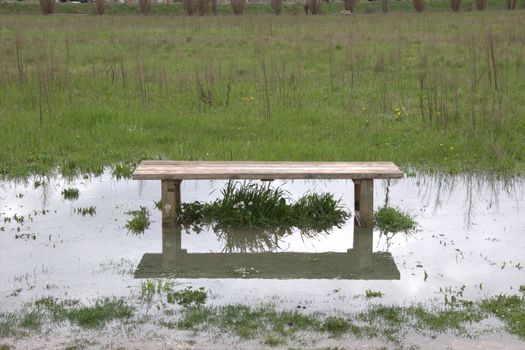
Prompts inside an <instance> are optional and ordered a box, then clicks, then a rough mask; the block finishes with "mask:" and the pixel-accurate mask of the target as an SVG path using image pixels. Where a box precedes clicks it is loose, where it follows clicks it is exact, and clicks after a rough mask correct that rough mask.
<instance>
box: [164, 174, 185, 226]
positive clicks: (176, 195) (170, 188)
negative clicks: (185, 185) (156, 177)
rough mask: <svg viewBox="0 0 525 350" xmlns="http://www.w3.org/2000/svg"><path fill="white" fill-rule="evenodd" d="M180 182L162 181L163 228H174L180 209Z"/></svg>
mask: <svg viewBox="0 0 525 350" xmlns="http://www.w3.org/2000/svg"><path fill="white" fill-rule="evenodd" d="M180 183H181V181H180V180H161V204H162V226H173V225H175V220H176V218H177V211H178V210H179V209H180V205H181V200H180Z"/></svg>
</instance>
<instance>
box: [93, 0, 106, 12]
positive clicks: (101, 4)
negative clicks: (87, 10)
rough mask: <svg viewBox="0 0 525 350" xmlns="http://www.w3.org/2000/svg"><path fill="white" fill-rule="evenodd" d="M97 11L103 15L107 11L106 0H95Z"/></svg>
mask: <svg viewBox="0 0 525 350" xmlns="http://www.w3.org/2000/svg"><path fill="white" fill-rule="evenodd" d="M95 12H96V14H97V15H103V14H104V12H106V0H95Z"/></svg>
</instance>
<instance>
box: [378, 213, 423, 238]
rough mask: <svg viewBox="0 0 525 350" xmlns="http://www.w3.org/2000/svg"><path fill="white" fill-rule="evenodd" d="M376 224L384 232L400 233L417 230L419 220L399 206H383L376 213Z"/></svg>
mask: <svg viewBox="0 0 525 350" xmlns="http://www.w3.org/2000/svg"><path fill="white" fill-rule="evenodd" d="M374 224H375V226H376V227H378V228H379V229H380V230H381V231H382V232H389V233H398V232H405V233H409V232H410V231H413V230H415V228H416V227H417V222H416V221H415V220H414V219H413V218H412V217H411V216H410V214H408V213H405V212H403V211H401V210H400V209H398V208H393V207H382V208H380V209H379V210H378V211H377V212H376V213H375V215H374Z"/></svg>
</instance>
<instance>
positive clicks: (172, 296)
mask: <svg viewBox="0 0 525 350" xmlns="http://www.w3.org/2000/svg"><path fill="white" fill-rule="evenodd" d="M207 298H208V294H207V293H206V291H205V290H204V287H201V288H199V289H196V290H195V289H193V288H192V287H191V286H188V287H186V288H184V289H183V290H179V291H176V292H169V293H168V294H167V301H168V303H170V304H173V303H175V302H176V303H177V304H179V305H180V306H182V307H190V306H200V305H204V304H205V303H206V299H207Z"/></svg>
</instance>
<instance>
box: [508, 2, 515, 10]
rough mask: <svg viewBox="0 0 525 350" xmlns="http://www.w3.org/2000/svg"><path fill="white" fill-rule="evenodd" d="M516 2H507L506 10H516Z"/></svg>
mask: <svg viewBox="0 0 525 350" xmlns="http://www.w3.org/2000/svg"><path fill="white" fill-rule="evenodd" d="M516 2H517V1H516V0H507V9H509V10H514V9H515V8H516Z"/></svg>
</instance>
